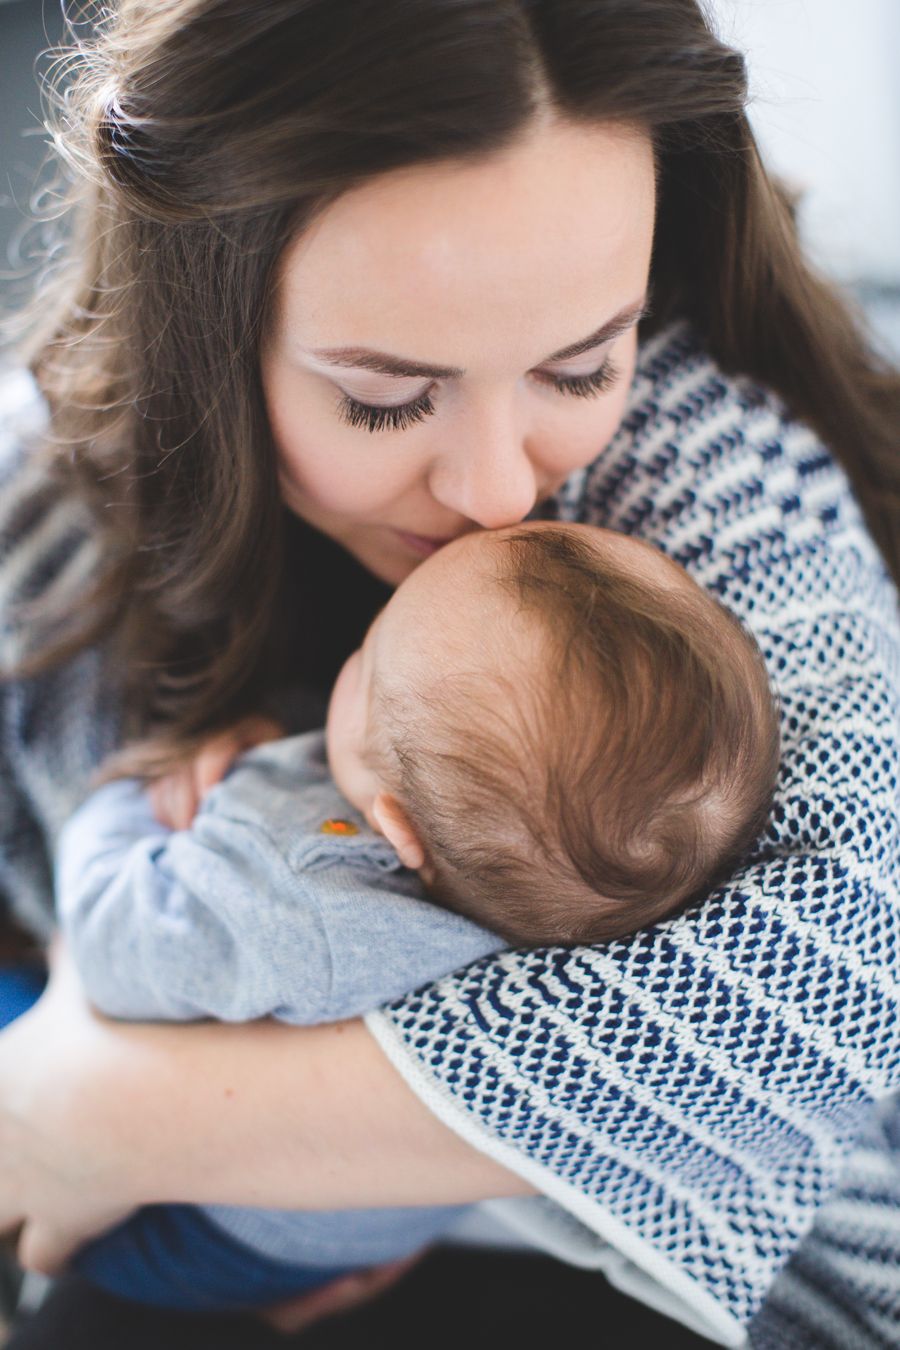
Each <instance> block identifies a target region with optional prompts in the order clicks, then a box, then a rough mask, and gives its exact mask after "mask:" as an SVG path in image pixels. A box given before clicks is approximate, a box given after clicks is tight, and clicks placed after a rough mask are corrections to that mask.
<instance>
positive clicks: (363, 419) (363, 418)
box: [338, 357, 619, 431]
mask: <svg viewBox="0 0 900 1350" xmlns="http://www.w3.org/2000/svg"><path fill="white" fill-rule="evenodd" d="M535 378H537V379H539V380H540V382H541V383H542V384H549V386H550V388H551V389H554V390H555V391H556V392H557V393H559V394H567V395H570V396H574V397H576V398H594V397H596V396H597V395H598V394H605V393H606V392H607V391H608V390H610V389H612V387H613V385H614V384H615V383H616V381H617V380H618V378H619V369H618V367H617V366H615V365H614V364H613V362H612V360H611V359H610V358H609V357H607V359H606V360H605V361H604V362H603V365H602V366H600V367H599V369H597V370H594V371H591V372H590V373H589V374H588V375H552V374H550V373H549V372H539V373H536V375H535ZM433 412H434V403H433V402H432V399H431V392H430V390H426V391H425V393H424V394H420V395H419V396H418V398H414V399H412V400H410V402H409V403H400V404H394V405H392V406H379V405H377V404H371V403H361V402H360V401H359V399H355V398H352V397H351V396H350V395H349V394H343V395H342V397H341V400H340V402H339V404H338V415H339V416H340V418H341V420H342V421H344V422H346V423H347V424H348V425H349V426H351V427H364V428H365V430H366V431H385V430H391V431H405V430H406V428H407V427H410V426H412V425H413V423H415V422H421V421H423V420H424V419H425V418H426V417H430V416H431V414H432V413H433Z"/></svg>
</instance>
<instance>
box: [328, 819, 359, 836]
mask: <svg viewBox="0 0 900 1350" xmlns="http://www.w3.org/2000/svg"><path fill="white" fill-rule="evenodd" d="M319 834H344V835H351V834H359V826H358V825H354V824H353V821H352V820H323V821H322V824H321V825H320V826H319Z"/></svg>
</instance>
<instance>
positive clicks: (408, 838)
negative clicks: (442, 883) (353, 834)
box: [372, 792, 425, 872]
mask: <svg viewBox="0 0 900 1350" xmlns="http://www.w3.org/2000/svg"><path fill="white" fill-rule="evenodd" d="M372 823H373V824H374V826H375V828H376V829H377V830H380V831H381V833H382V834H383V835H384V837H385V839H386V840H387V841H388V843H389V844H392V845H393V847H394V848H395V849H396V850H397V857H398V858H399V859H400V861H401V862H402V864H403V866H404V867H408V868H410V870H411V871H413V872H418V870H419V868H420V867H422V866H424V863H425V850H424V848H423V847H422V844H421V842H420V840H419V836H418V835H417V834H416V830H415V826H414V825H413V823H412V821H411V820H410V818H409V816H408V815H407V814H406V812H405V811H404V809H403V807H402V806H401V805H400V803H399V802H398V801H397V798H396V797H394V796H392V795H391V793H390V792H379V793H378V795H377V797H376V798H375V800H374V801H373V803H372Z"/></svg>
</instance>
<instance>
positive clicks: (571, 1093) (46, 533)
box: [0, 327, 900, 1350]
mask: <svg viewBox="0 0 900 1350" xmlns="http://www.w3.org/2000/svg"><path fill="white" fill-rule="evenodd" d="M39 423H40V411H39V406H38V404H37V403H36V401H35V399H34V394H33V390H30V391H29V389H28V388H26V382H25V381H24V380H23V379H13V380H12V381H9V380H7V381H6V382H0V615H3V616H4V618H7V617H8V616H9V614H10V613H11V608H10V606H11V605H12V604H13V602H15V601H16V600H17V599H19V598H21V596H22V595H26V594H34V593H35V592H38V591H40V590H42V589H43V588H45V587H46V586H47V585H54V586H62V587H70V588H71V591H72V596H73V602H75V600H76V599H77V594H78V589H79V586H80V585H81V584H82V583H83V578H84V575H85V572H86V571H88V570H89V569H90V566H91V562H92V545H91V537H90V531H89V528H88V525H87V523H86V522H85V521H84V520H83V519H80V518H79V516H78V512H77V511H76V510H74V509H73V508H72V506H71V504H69V503H64V502H60V501H58V500H57V499H54V497H53V494H52V492H51V491H50V490H49V489H48V488H47V487H46V486H45V485H42V484H41V482H40V478H39V475H37V476H35V474H34V473H33V472H32V471H31V470H29V468H28V466H27V463H26V462H23V460H22V455H21V447H22V444H23V442H24V441H25V440H27V439H28V437H29V436H30V435H32V434H34V432H35V431H36V429H37V428H38V427H39ZM554 510H555V512H556V513H557V514H558V515H559V516H560V517H561V518H564V519H570V520H588V521H593V522H595V523H597V524H601V525H607V526H610V527H612V528H616V529H620V530H624V531H626V532H629V533H635V534H640V535H641V536H642V537H644V538H648V539H650V540H652V541H654V542H655V543H657V544H658V545H659V546H660V547H662V548H663V549H664V550H665V551H666V552H668V553H669V554H670V555H671V556H672V557H673V558H675V559H676V560H677V561H678V562H680V563H682V564H683V565H684V566H685V567H687V568H688V569H689V570H690V571H691V572H692V573H693V574H694V575H695V576H696V577H697V578H698V580H699V581H700V582H701V583H702V584H704V585H706V586H707V587H709V588H710V589H711V590H712V591H713V592H714V593H715V594H717V595H718V596H719V597H720V598H721V599H722V600H723V601H725V602H726V603H727V604H729V605H730V606H731V607H732V608H733V609H735V610H736V611H737V613H738V614H739V615H740V616H741V617H742V618H743V619H744V620H745V622H746V623H747V624H748V625H749V626H750V627H751V628H752V629H753V631H754V633H755V635H756V637H757V639H758V640H759V642H760V645H761V647H762V650H763V652H764V654H765V656H766V659H767V661H768V663H769V668H770V671H771V673H772V677H773V680H774V682H775V685H776V687H777V690H778V692H779V695H780V699H781V705H782V714H783V728H782V731H783V742H784V757H783V765H782V770H781V774H780V778H779V784H778V790H777V801H776V807H775V811H774V813H773V816H772V819H771V821H770V824H769V827H768V829H767V831H766V833H765V836H764V838H763V839H762V840H761V841H760V842H759V845H758V847H757V849H756V850H755V851H754V853H753V854H752V856H750V857H749V858H748V860H747V863H746V866H745V867H744V869H743V870H742V872H741V874H740V875H739V876H737V877H735V878H734V880H733V882H732V884H730V885H729V886H727V887H723V888H721V889H720V890H718V891H717V892H716V893H715V894H714V895H712V896H711V897H710V898H709V899H708V900H707V901H706V902H705V903H704V904H702V905H700V906H698V907H696V908H695V909H694V910H693V911H691V912H689V913H687V914H685V915H683V916H681V917H679V918H677V919H675V920H671V921H669V922H667V923H663V924H660V925H658V926H657V927H655V928H654V929H652V930H649V931H647V932H645V933H641V934H639V935H637V936H636V937H634V938H632V939H630V940H628V941H624V942H616V943H611V944H609V945H607V946H603V947H600V946H598V947H592V948H579V949H574V950H561V949H553V950H544V951H532V952H520V953H506V954H504V955H502V956H499V957H494V958H490V959H488V960H486V961H483V962H480V963H478V964H477V965H475V966H472V967H470V968H469V969H468V970H466V971H464V972H462V973H460V974H458V975H455V976H452V977H450V978H448V979H446V980H443V981H441V982H440V983H439V984H437V985H434V986H431V987H429V988H427V989H424V990H420V991H418V992H417V993H415V994H412V995H410V996H409V997H408V998H405V999H403V1000H401V1001H400V1002H398V1003H396V1004H395V1005H393V1006H392V1007H391V1008H389V1009H385V1010H381V1011H378V1012H374V1013H372V1014H371V1015H370V1016H369V1018H368V1024H369V1027H370V1029H371V1030H372V1032H373V1034H374V1035H375V1036H376V1038H377V1039H378V1041H379V1042H380V1044H381V1045H382V1046H383V1048H384V1049H385V1051H386V1053H387V1054H388V1055H389V1056H390V1058H391V1059H392V1061H393V1062H394V1064H395V1065H396V1066H397V1067H398V1069H399V1070H400V1072H401V1073H402V1074H403V1075H404V1077H405V1078H406V1079H407V1081H408V1082H409V1083H410V1085H411V1086H412V1088H413V1089H414V1090H415V1091H416V1092H418V1093H419V1095H420V1096H421V1097H422V1098H423V1099H424V1100H425V1101H426V1102H427V1103H428V1105H429V1106H430V1107H431V1109H432V1110H433V1111H434V1112H435V1113H436V1114H437V1115H438V1116H439V1117H440V1118H441V1119H443V1120H444V1121H445V1122H446V1123H447V1124H448V1125H449V1126H450V1127H451V1128H453V1129H455V1130H456V1131H458V1132H459V1133H460V1134H461V1135H462V1136H463V1137H464V1138H466V1139H468V1140H470V1141H471V1142H472V1143H473V1144H475V1146H476V1147H478V1148H480V1149H482V1150H483V1151H484V1152H486V1153H488V1154H490V1155H491V1156H493V1157H495V1158H497V1159H498V1160H499V1161H501V1162H502V1163H504V1164H505V1165H506V1166H508V1167H510V1168H511V1169H512V1170H514V1171H516V1172H519V1173H521V1174H522V1175H523V1176H525V1177H526V1178H528V1179H529V1180H530V1181H531V1182H532V1183H533V1184H534V1186H535V1187H536V1189H537V1190H538V1191H540V1192H541V1193H542V1197H543V1198H541V1199H536V1200H530V1201H529V1200H526V1201H509V1202H498V1203H497V1208H498V1209H499V1210H500V1211H501V1212H502V1213H503V1215H504V1217H505V1219H506V1221H507V1222H508V1223H511V1224H513V1225H517V1226H518V1227H519V1228H521V1229H522V1230H523V1231H524V1232H526V1233H527V1234H528V1235H530V1236H531V1237H533V1238H534V1239H535V1240H537V1241H539V1242H540V1243H541V1244H542V1245H544V1246H545V1247H547V1248H548V1249H550V1250H553V1251H556V1252H557V1253H559V1254H560V1255H561V1256H562V1257H564V1258H565V1259H568V1260H571V1261H574V1262H577V1263H580V1264H584V1265H589V1266H596V1267H599V1268H603V1269H604V1270H605V1271H606V1272H607V1274H608V1275H609V1277H610V1278H611V1279H614V1280H615V1281H616V1282H617V1283H619V1284H620V1285H622V1286H623V1287H625V1288H626V1289H628V1290H630V1291H631V1292H633V1293H636V1294H637V1295H638V1296H639V1297H641V1298H644V1299H645V1300H647V1301H648V1302H651V1303H654V1304H655V1305H656V1306H659V1307H661V1308H663V1309H664V1310H665V1311H667V1312H670V1313H671V1314H672V1315H674V1316H678V1317H681V1318H682V1320H684V1321H685V1322H687V1323H688V1324H690V1325H693V1326H695V1327H696V1328H697V1329H698V1330H701V1331H702V1332H704V1333H705V1334H706V1335H708V1336H711V1337H713V1338H714V1339H715V1340H717V1341H719V1342H720V1343H722V1344H725V1345H739V1344H741V1343H743V1341H744V1339H745V1336H746V1332H747V1328H748V1326H749V1327H750V1336H751V1342H752V1344H754V1345H755V1346H758V1347H760V1350H775V1347H777V1348H778V1350H788V1347H790V1350H802V1348H803V1347H807V1346H808V1347H809V1350H812V1347H817V1348H818V1347H829V1346H832V1347H834V1348H835V1350H857V1348H858V1350H870V1348H872V1347H877V1346H896V1345H898V1344H900V1290H898V1287H897V1279H896V1274H895V1272H896V1270H897V1269H898V1268H900V1265H898V1263H897V1261H896V1253H897V1252H898V1250H900V1239H898V1232H900V1217H898V1206H897V1201H898V1198H900V1194H898V1191H900V1188H898V1187H897V1184H896V1176H897V1173H896V1170H895V1168H894V1164H893V1162H892V1161H891V1158H890V1152H891V1149H892V1148H893V1149H894V1150H895V1151H896V1149H897V1129H896V1124H895V1122H896V1121H897V1120H900V1112H898V1111H896V1110H892V1108H890V1107H888V1108H884V1111H883V1115H882V1116H881V1117H879V1118H878V1119H877V1120H875V1119H874V1118H873V1116H872V1110H871V1107H872V1103H873V1102H874V1101H875V1100H876V1099H879V1098H884V1097H885V1096H886V1095H887V1094H888V1093H890V1092H891V1091H892V1090H894V1089H896V1088H897V1087H900V1030H898V1019H897V1006H898V998H897V993H898V975H900V970H898V963H900V906H898V885H897V883H898V866H900V848H898V842H900V839H898V799H897V784H898V767H900V766H898V740H900V736H898V710H900V625H898V616H897V602H896V595H895V592H894V590H893V588H892V586H891V584H890V582H889V580H888V578H887V576H886V574H885V570H884V568H883V565H882V563H881V561H880V559H879V557H878V554H877V552H876V550H875V548H874V546H873V545H872V544H871V542H870V540H869V539H868V536H867V535H866V532H865V530H864V528H863V526H862V523H861V520H860V516H859V512H858V510H857V508H856V506H855V503H854V501H853V499H852V496H851V494H850V493H849V491H848V488H847V485H846V482H845V480H844V477H843V475H842V474H841V472H840V471H839V470H838V469H837V468H836V466H835V465H834V463H833V462H832V460H831V458H830V456H829V454H828V453H827V451H826V450H825V449H824V448H823V447H822V445H821V443H820V442H818V441H817V440H816V438H815V437H814V436H813V434H812V433H811V432H810V431H808V430H807V429H806V428H804V427H803V426H800V425H798V424H796V423H794V422H793V421H791V420H790V419H789V418H788V417H787V415H786V414H785V412H784V410H783V409H782V408H781V407H780V405H779V404H778V402H777V401H776V400H775V399H774V398H772V397H771V396H770V395H768V394H767V393H765V392H764V391H761V390H760V389H758V388H757V387H755V386H754V385H753V384H752V383H751V382H749V381H747V380H744V379H740V378H736V377H726V376H723V374H722V373H721V372H720V371H719V370H717V368H716V367H715V365H714V364H713V363H712V362H711V361H710V360H709V358H708V357H707V356H706V355H705V354H704V353H703V351H702V350H701V349H700V348H699V347H698V345H697V344H696V342H695V340H694V338H693V337H692V335H691V333H690V331H689V330H688V329H687V328H684V327H677V328H674V329H671V330H669V331H668V332H666V333H664V334H661V335H659V336H658V337H657V338H655V339H653V340H652V341H650V342H648V343H646V344H645V346H644V347H643V349H642V352H641V357H640V361H639V369H638V372H637V376H636V379H635V384H634V389H633V391H632V395H631V398H630V402H629V409H628V413H627V415H626V418H625V421H624V423H623V426H622V427H621V429H620V431H619V433H618V434H617V436H616V438H615V439H614V441H613V443H612V444H611V445H610V447H609V448H608V449H607V451H605V452H604V454H603V455H602V456H601V457H600V458H599V459H598V460H597V462H596V463H595V464H593V465H592V466H591V467H590V468H589V469H588V470H586V471H584V472H582V473H580V474H577V475H575V477H574V478H573V479H571V480H570V481H569V483H568V484H567V485H566V488H565V489H564V491H563V492H562V493H561V494H560V496H559V498H558V500H557V501H556V503H555V505H554ZM0 636H2V638H3V641H4V644H5V649H6V650H7V651H12V652H14V651H15V650H16V648H17V646H18V644H19V643H20V642H21V641H22V640H23V635H22V633H21V632H19V631H17V630H16V629H15V627H14V626H13V627H10V626H9V625H7V628H6V630H5V631H3V630H2V629H0ZM108 679H109V673H108V672H107V671H106V670H105V668H104V666H103V664H102V662H101V660H100V658H99V656H98V654H97V653H85V654H84V656H83V657H81V658H79V659H78V660H77V661H76V662H73V663H71V665H70V666H69V667H67V668H66V669H65V670H63V671H60V672H57V673H55V674H54V675H53V676H51V677H47V678H45V679H43V680H40V681H32V682H29V683H28V684H27V685H22V684H20V685H13V686H8V687H7V688H6V690H4V691H3V692H4V696H3V701H2V709H0V891H2V892H3V893H4V894H5V896H6V898H7V900H8V902H9V903H10V904H12V905H13V906H14V907H15V908H16V910H17V912H18V914H19V915H20V917H21V918H22V919H23V920H25V921H26V922H27V923H28V924H29V925H30V926H31V927H32V928H34V929H36V930H38V931H44V932H45V931H47V929H48V928H49V925H50V887H49V870H48V862H47V858H48V850H49V849H50V848H51V847H52V843H53V839H54V838H55V835H56V832H57V830H58V829H59V827H60V826H61V824H62V822H63V820H64V819H65V816H66V815H67V813H68V812H69V811H70V810H72V809H73V808H74V806H75V805H76V804H77V802H78V800H79V798H80V796H81V795H82V794H83V792H84V790H85V787H86V783H87V777H88V775H89V773H90V770H91V769H92V768H93V766H94V765H95V764H96V763H97V762H98V760H99V759H100V758H101V757H102V756H103V754H105V753H106V752H107V750H108V749H109V748H111V746H112V744H113V743H114V741H115V715H114V709H115V698H114V689H110V688H109V687H108V683H106V682H107V681H108ZM585 715H586V716H587V715H589V714H588V711H587V710H586V712H585ZM573 734H577V729H573ZM864 1126H866V1127H867V1129H868V1131H869V1133H868V1135H867V1138H866V1141H865V1148H864V1150H857V1152H856V1154H855V1155H854V1168H855V1170H854V1172H853V1174H852V1177H851V1180H850V1182H849V1183H845V1185H844V1188H843V1190H842V1191H841V1194H840V1196H839V1198H838V1200H837V1201H835V1202H834V1203H832V1204H831V1205H830V1206H827V1205H825V1202H826V1201H828V1199H829V1197H830V1196H831V1195H832V1193H833V1192H834V1190H835V1187H836V1184H837V1181H838V1177H839V1175H840V1173H841V1172H842V1170H843V1169H844V1167H845V1165H846V1159H847V1156H848V1154H850V1152H851V1148H852V1145H853V1142H854V1140H855V1139H856V1138H857V1137H858V1135H859V1132H860V1130H861V1129H862V1128H863V1127H864ZM823 1206H825V1207H824V1208H823ZM817 1213H818V1214H819V1220H818V1223H817V1226H816V1229H815V1230H814V1231H813V1233H812V1234H811V1235H809V1230H810V1227H811V1225H812V1223H813V1219H814V1217H815V1216H816V1214H817ZM804 1235H807V1236H806V1239H805V1241H804V1242H803V1243H802V1245H799V1244H801V1239H803V1238H804ZM798 1246H799V1250H798ZM795 1252H796V1253H797V1254H796V1255H795V1256H794V1259H793V1260H792V1261H791V1264H790V1265H789V1266H788V1268H787V1270H786V1271H785V1272H784V1273H783V1274H782V1275H781V1277H780V1278H779V1280H778V1282H777V1283H776V1285H775V1290H774V1293H773V1294H772V1296H771V1297H770V1298H769V1299H768V1301H767V1303H766V1305H765V1308H764V1309H763V1312H762V1313H761V1314H760V1315H759V1316H758V1317H756V1319H755V1320H753V1319H754V1315H755V1314H756V1313H757V1310H758V1309H759V1307H760V1305H761V1303H762V1301H763V1298H764V1296H765V1294H766V1291H767V1290H768V1289H769V1287H770V1286H771V1285H772V1281H773V1279H775V1277H776V1275H777V1274H778V1272H779V1271H780V1270H781V1269H782V1267H784V1265H785V1262H786V1261H787V1260H788V1258H789V1257H791V1255H792V1253H795ZM892 1260H893V1262H894V1264H893V1265H891V1262H892Z"/></svg>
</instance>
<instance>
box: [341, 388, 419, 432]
mask: <svg viewBox="0 0 900 1350" xmlns="http://www.w3.org/2000/svg"><path fill="white" fill-rule="evenodd" d="M433 412H434V404H433V403H432V401H431V398H430V397H429V395H428V394H420V395H419V397H418V398H415V399H413V401H412V403H400V404H398V405H397V406H396V407H393V408H376V407H373V406H371V405H370V404H368V403H359V402H357V400H356V399H355V398H351V397H350V395H349V394H344V396H343V398H342V399H341V401H340V403H339V404H338V414H339V416H340V417H341V418H342V419H343V421H345V422H346V423H347V424H348V425H349V426H351V427H365V429H366V431H384V430H385V429H386V428H387V427H390V429H391V431H405V430H406V428H407V427H411V426H412V424H413V422H421V421H422V420H423V418H426V417H428V416H430V414H431V413H433Z"/></svg>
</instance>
